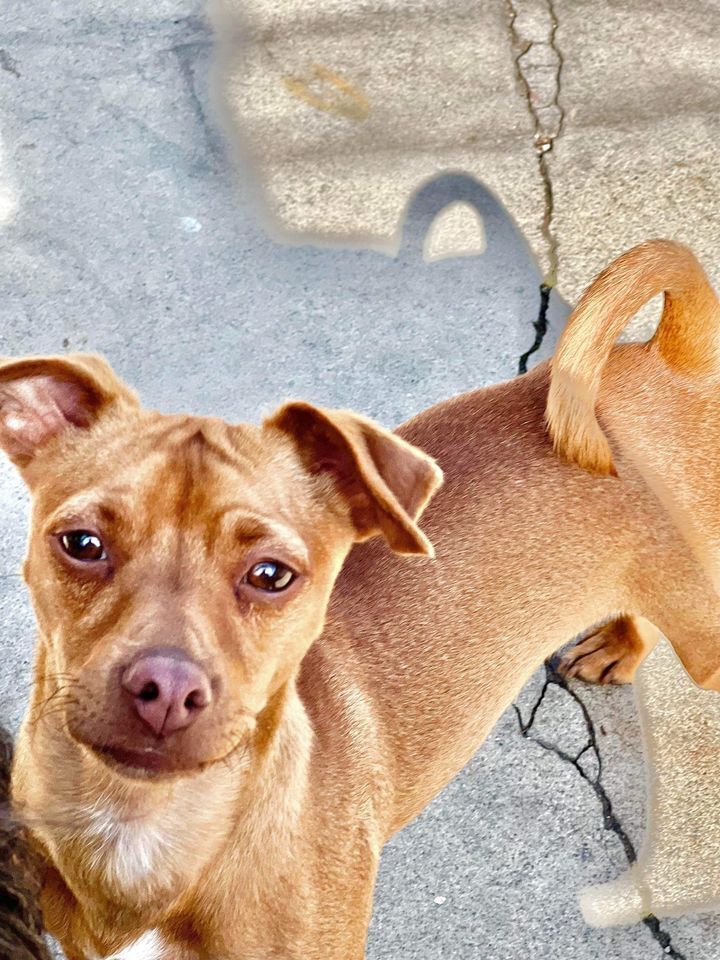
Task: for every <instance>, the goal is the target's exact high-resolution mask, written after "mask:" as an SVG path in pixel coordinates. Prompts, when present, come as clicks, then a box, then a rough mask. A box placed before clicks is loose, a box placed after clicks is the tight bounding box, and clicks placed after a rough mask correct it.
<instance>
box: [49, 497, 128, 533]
mask: <svg viewBox="0 0 720 960" xmlns="http://www.w3.org/2000/svg"><path fill="white" fill-rule="evenodd" d="M118 516H119V514H118V512H117V510H115V509H114V507H112V506H110V505H109V504H108V503H106V502H105V501H102V500H97V495H88V494H84V495H82V494H81V495H79V496H77V497H73V498H72V500H68V501H66V502H65V503H63V504H62V506H61V507H60V508H59V509H58V510H56V511H55V513H54V514H52V516H51V517H50V518H49V519H48V523H47V526H48V527H57V526H58V525H63V524H72V523H88V522H98V523H101V524H103V525H107V526H111V525H113V524H115V523H116V522H117V519H118Z"/></svg>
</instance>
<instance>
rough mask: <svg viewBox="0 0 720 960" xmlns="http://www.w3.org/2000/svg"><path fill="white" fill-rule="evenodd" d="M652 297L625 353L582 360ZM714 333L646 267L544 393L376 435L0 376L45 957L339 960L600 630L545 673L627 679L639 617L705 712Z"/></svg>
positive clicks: (103, 388) (625, 268)
mask: <svg viewBox="0 0 720 960" xmlns="http://www.w3.org/2000/svg"><path fill="white" fill-rule="evenodd" d="M662 290H665V291H666V302H665V311H664V315H663V320H662V323H661V326H660V329H659V331H658V333H657V335H656V336H655V337H654V338H653V340H652V341H651V342H650V343H649V344H647V345H639V344H634V345H627V346H622V347H618V348H616V349H612V345H613V342H614V340H615V338H616V336H617V335H618V334H619V332H620V330H621V329H622V327H623V326H624V325H625V324H626V322H627V321H628V320H629V318H630V317H631V315H632V314H633V313H634V312H635V311H636V310H637V309H638V308H639V307H640V306H641V304H642V303H644V302H645V301H646V300H647V299H649V298H650V297H652V296H654V295H655V294H656V293H658V292H660V291H662ZM719 332H720V316H719V310H718V304H717V301H716V299H715V296H714V294H713V293H712V291H711V289H710V287H709V286H708V283H707V280H706V278H705V276H704V274H703V272H702V270H701V269H700V267H699V266H698V264H697V262H696V261H695V259H694V258H693V256H692V255H691V254H690V253H689V252H688V251H687V250H685V249H684V248H682V247H679V246H677V245H675V244H672V243H668V242H662V241H655V242H651V243H647V244H644V245H642V246H640V247H637V248H635V249H634V250H631V251H630V252H629V253H627V254H625V255H624V256H623V257H621V258H620V259H619V260H618V261H616V262H615V263H614V264H613V265H612V266H611V267H610V268H608V269H607V270H606V271H605V272H604V273H603V274H602V275H601V276H600V277H599V278H598V279H597V280H596V281H595V282H594V284H593V285H592V286H591V288H590V289H589V291H588V292H587V293H586V295H585V297H584V298H583V300H582V301H581V303H580V305H579V307H578V308H577V310H576V311H575V313H574V315H573V317H572V318H571V320H570V323H569V326H568V328H567V330H566V332H565V334H564V336H563V338H562V340H561V343H560V346H559V349H558V353H557V355H556V358H555V360H554V362H553V368H552V377H551V373H550V369H549V368H548V366H547V365H543V366H541V367H538V368H536V369H535V370H534V371H533V372H532V373H530V374H528V375H526V376H524V377H522V378H520V379H517V380H513V381H511V382H509V383H504V384H501V385H499V386H496V387H492V388H489V389H486V390H481V391H478V392H476V393H471V394H467V395H465V396H462V397H458V398H456V399H454V400H450V401H448V402H446V403H442V404H439V405H438V406H436V407H433V408H432V409H430V410H427V411H425V412H424V413H422V414H421V415H419V416H418V417H416V418H415V419H414V420H412V421H410V422H409V423H408V424H406V425H405V426H404V427H402V428H401V429H400V430H399V431H398V432H397V433H396V434H392V433H389V432H387V431H385V430H383V429H381V428H380V427H378V426H376V425H375V424H373V423H371V422H369V421H367V420H364V419H362V418H361V417H358V416H356V415H354V414H351V413H346V412H337V411H328V410H320V409H317V408H314V407H312V406H310V405H308V404H305V403H290V404H288V405H286V406H284V407H283V408H281V409H280V410H279V412H277V413H276V414H274V415H273V416H271V417H270V418H269V419H268V420H267V421H266V422H265V423H264V424H263V425H262V426H261V427H255V426H247V425H241V426H232V425H229V424H226V423H224V422H221V421H219V420H212V419H208V418H201V417H190V416H163V415H161V414H158V413H154V412H149V411H146V410H143V409H141V408H140V407H139V406H138V404H137V401H136V399H135V396H134V395H133V393H132V392H131V391H130V390H129V389H128V388H127V387H125V386H124V385H123V384H122V383H120V382H119V381H118V380H117V379H116V377H115V376H114V374H113V373H112V371H111V370H110V369H109V368H108V367H107V365H106V364H105V363H104V362H103V361H101V360H99V359H98V358H95V357H87V356H70V357H65V358H60V357H53V358H47V359H30V360H12V361H6V362H5V363H4V364H3V365H2V366H1V367H0V390H1V393H0V398H1V401H2V402H1V403H0V443H1V444H2V446H3V447H4V449H5V450H6V451H7V452H8V454H9V455H10V457H11V458H12V459H13V460H14V462H15V463H16V464H17V465H18V467H19V469H20V470H21V472H22V474H23V476H24V478H25V479H26V481H27V483H28V485H29V488H30V490H31V492H32V500H33V514H32V533H31V537H30V542H29V551H28V558H27V561H26V564H25V576H26V579H27V582H28V585H29V587H30V590H31V593H32V598H33V602H34V605H35V610H36V613H37V620H38V624H39V630H40V639H39V645H38V650H37V659H36V664H35V684H34V690H33V695H32V703H31V705H30V710H29V712H28V715H27V718H26V720H25V723H24V726H23V729H22V733H21V736H20V740H19V745H18V758H17V762H16V768H15V775H14V795H15V798H16V802H17V804H18V807H19V808H20V810H21V811H22V812H24V814H25V816H26V817H27V819H28V821H29V823H30V824H31V825H32V828H33V833H34V836H35V839H36V842H37V844H38V847H39V848H40V849H41V850H42V852H43V854H44V856H45V857H46V859H47V862H48V873H47V878H46V883H45V890H44V900H43V908H44V916H45V920H46V923H47V926H48V928H49V929H50V930H51V932H52V933H53V934H54V935H55V936H56V937H58V938H59V939H60V941H61V942H62V944H63V946H64V948H65V951H66V952H67V955H68V957H69V958H70V960H80V958H86V957H90V956H96V955H100V956H106V955H108V954H109V953H112V952H114V951H116V950H118V949H121V948H123V947H124V946H125V945H126V944H129V943H130V942H132V941H133V940H135V939H136V938H138V937H141V936H142V935H145V939H144V941H143V944H144V946H145V947H146V948H147V953H146V954H143V955H147V956H163V957H170V958H181V957H183V958H199V957H202V958H211V957H212V958H224V960H266V958H270V957H277V958H283V960H292V958H295V960H359V958H361V957H362V956H363V955H364V944H365V938H366V931H367V926H368V921H369V918H370V912H371V905H372V892H373V883H374V879H375V873H376V870H377V866H378V860H379V857H380V851H381V849H382V846H383V844H384V843H385V841H386V840H387V839H388V837H389V836H390V835H391V834H392V833H393V832H394V831H395V830H398V829H399V828H400V827H402V826H403V825H404V824H406V823H407V822H408V821H409V820H411V819H412V818H413V817H415V816H416V814H418V813H419V812H420V811H421V810H422V809H423V807H424V806H425V805H426V804H427V803H428V801H429V800H430V799H431V798H432V797H433V796H434V795H435V794H436V793H437V792H438V791H439V790H440V789H441V788H442V787H443V785H444V784H446V783H447V781H448V780H449V779H450V778H451V777H452V776H453V774H455V773H456V772H457V771H458V770H459V769H460V768H461V767H462V766H463V764H465V762H466V761H467V760H468V759H469V757H470V756H471V755H472V753H473V752H474V751H475V750H476V749H477V747H478V745H479V744H480V743H481V742H482V740H483V738H484V737H485V736H486V734H487V733H488V731H489V730H490V728H491V727H492V725H493V724H494V723H495V721H496V719H497V718H498V716H499V715H500V713H501V712H502V711H503V710H504V709H505V707H506V706H507V705H508V704H509V703H510V701H511V700H512V699H513V697H514V696H515V695H516V693H517V692H518V690H519V689H520V687H521V686H522V685H523V683H524V682H525V681H526V679H527V678H528V677H529V676H530V674H531V673H532V672H533V670H535V668H536V667H537V666H538V664H539V663H541V661H542V660H543V659H544V658H545V657H546V656H548V655H549V654H550V653H552V652H553V651H554V650H556V649H557V648H558V647H559V646H560V645H561V644H563V643H564V642H565V641H566V640H568V638H571V637H573V636H576V635H577V634H579V633H580V632H581V631H583V630H586V629H587V628H588V627H589V626H591V625H592V624H598V623H603V622H607V621H608V619H609V618H613V617H617V616H618V615H621V614H622V615H623V616H624V617H625V619H623V620H622V621H620V623H619V625H616V626H614V627H612V628H610V629H608V630H606V631H605V632H604V633H601V634H599V635H595V636H594V637H592V638H591V639H590V640H589V641H587V643H588V644H590V646H591V647H592V649H587V648H581V652H580V655H582V656H583V660H582V661H580V662H579V663H575V662H574V661H572V662H571V663H570V664H569V667H568V669H571V670H572V669H576V670H577V671H578V672H579V671H580V670H581V669H583V670H584V671H585V673H586V674H587V675H590V676H594V677H595V678H599V677H600V675H602V676H603V678H604V679H606V680H611V679H628V678H630V677H631V675H632V673H633V671H634V669H635V668H636V666H637V664H638V662H639V661H640V659H641V658H642V656H643V654H644V652H645V651H646V649H647V646H648V644H649V642H651V640H650V639H648V638H649V637H650V634H643V632H642V629H640V630H639V631H638V630H636V628H635V626H634V622H633V621H631V620H629V619H628V617H634V616H638V617H640V616H641V617H644V618H647V619H648V620H650V621H652V622H653V623H655V624H657V626H658V627H659V628H660V629H662V630H663V632H664V633H665V634H666V635H667V636H668V637H669V638H670V639H671V640H672V642H673V643H674V644H675V647H676V650H677V651H678V653H679V655H680V656H681V657H682V659H683V662H684V663H685V665H686V667H687V669H688V670H689V672H690V674H691V675H692V676H693V678H694V679H695V680H696V681H697V682H698V683H700V684H702V685H704V686H708V687H713V688H717V687H718V686H719V685H720V672H719V668H720V650H719V649H718V644H717V636H718V632H719V631H720V600H718V594H717V591H716V589H715V576H716V572H717V570H718V565H717V562H716V561H715V549H716V543H717V542H718V538H719V537H720V529H719V528H720V512H718V510H717V508H716V504H715V499H716V490H717V487H718V480H719V479H720V478H719V477H718V470H719V467H718V464H719V463H720V459H719V458H718V456H717V454H716V452H715V449H714V441H715V438H716V437H718V436H720V423H718V417H719V413H720V411H719V407H718V377H719V371H720V359H719V358H718V344H719V343H720V340H719V339H718V334H719ZM548 388H549V395H548ZM546 407H547V419H548V423H549V428H550V434H551V437H552V439H553V440H554V445H555V448H556V449H555V450H553V442H552V440H551V439H550V438H549V437H548V433H547V430H546V425H545V412H546ZM596 408H597V411H598V418H599V419H596V413H595V410H596ZM421 450H422V451H425V452H421ZM431 457H432V458H434V459H431ZM435 461H437V463H439V464H440V465H441V466H442V468H443V470H444V472H445V485H444V487H443V488H442V491H441V492H440V493H439V494H438V495H437V496H436V497H434V499H433V500H432V503H431V504H430V506H429V507H428V509H427V511H426V512H425V514H424V518H423V528H424V531H425V532H424V533H423V532H421V531H420V529H419V528H418V526H417V519H418V517H419V516H420V514H421V512H422V511H423V509H424V508H425V506H426V504H428V501H429V500H430V498H431V497H432V496H433V494H434V493H435V492H436V490H437V488H438V487H439V485H440V479H441V474H440V470H439V469H438V467H437V466H436V463H435ZM372 537H374V538H375V539H373V540H372V541H371V542H369V543H363V545H362V546H354V545H355V544H356V543H357V542H358V541H366V540H368V539H369V538H372ZM380 538H383V539H384V540H385V541H386V542H385V544H382V543H381V542H380ZM431 542H432V543H433V544H434V547H435V551H436V559H435V561H434V562H433V561H432V560H431V555H432V552H433V548H432V547H431V545H430V543H431ZM388 546H389V547H390V550H388V549H387V548H388ZM351 548H353V549H352V551H351ZM391 551H394V554H393V552H391ZM348 554H349V556H348ZM398 554H409V555H414V556H415V557H416V558H418V557H419V558H421V559H419V560H418V559H414V560H407V559H404V558H403V557H400V556H398ZM585 654H588V656H585ZM580 663H584V667H582V668H581V667H580ZM148 931H152V932H151V933H148Z"/></svg>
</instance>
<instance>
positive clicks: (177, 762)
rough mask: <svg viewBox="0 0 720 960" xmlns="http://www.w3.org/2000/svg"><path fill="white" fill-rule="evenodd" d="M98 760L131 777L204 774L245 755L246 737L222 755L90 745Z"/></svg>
mask: <svg viewBox="0 0 720 960" xmlns="http://www.w3.org/2000/svg"><path fill="white" fill-rule="evenodd" d="M85 746H86V747H87V748H89V749H90V750H91V751H92V752H93V753H94V754H95V756H96V757H98V759H100V760H101V761H102V762H103V763H104V764H105V765H106V766H108V767H110V769H111V770H113V771H114V772H115V773H118V774H120V775H122V776H125V777H128V778H130V779H144V780H147V779H158V778H161V777H173V776H182V775H186V776H187V775H188V774H192V773H201V772H202V771H203V770H207V769H208V767H212V766H215V765H216V764H218V763H229V762H230V760H231V759H233V758H235V757H237V756H244V754H245V751H246V748H247V738H246V737H243V738H241V739H239V740H238V741H237V742H236V743H234V744H233V746H232V747H231V748H230V750H228V751H227V752H226V753H224V754H223V755H222V756H213V757H208V758H207V759H201V758H198V757H185V756H182V755H181V754H176V753H174V752H173V751H171V750H167V749H164V748H163V747H160V746H148V747H135V748H131V747H124V746H121V745H119V744H108V743H106V744H88V743H86V744H85Z"/></svg>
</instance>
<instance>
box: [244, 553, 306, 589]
mask: <svg viewBox="0 0 720 960" xmlns="http://www.w3.org/2000/svg"><path fill="white" fill-rule="evenodd" d="M294 579H295V572H294V571H293V570H291V569H290V567H288V566H286V565H285V564H284V563H280V561H279V560H261V561H260V563H256V564H255V566H254V567H251V568H250V570H248V572H247V573H246V574H245V583H249V584H250V586H251V587H255V589H256V590H265V591H266V592H269V593H278V592H279V591H280V590H287V588H288V587H289V586H290V584H291V583H292V582H293V580H294Z"/></svg>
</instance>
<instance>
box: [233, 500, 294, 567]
mask: <svg viewBox="0 0 720 960" xmlns="http://www.w3.org/2000/svg"><path fill="white" fill-rule="evenodd" d="M223 513H224V514H225V516H228V515H229V516H230V517H232V515H233V514H234V515H235V516H234V517H233V518H232V519H231V520H230V521H229V524H231V525H232V529H233V531H234V533H235V535H236V536H237V537H238V538H239V539H242V540H244V541H251V542H255V541H258V540H269V541H274V542H275V543H277V544H278V545H282V546H285V547H287V549H288V550H290V551H291V552H292V554H293V555H294V556H295V557H296V559H297V560H298V561H299V562H300V563H303V564H307V563H309V561H310V552H309V550H308V547H307V544H306V543H305V541H304V540H303V539H302V537H301V536H300V534H299V533H298V532H297V531H296V530H293V529H292V527H288V526H286V525H285V524H284V523H281V522H280V521H279V520H275V519H274V518H273V517H265V516H261V515H260V514H256V513H248V510H247V507H246V506H244V507H239V506H238V507H234V506H231V507H228V508H227V510H225V511H223ZM226 522H228V521H226Z"/></svg>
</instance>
